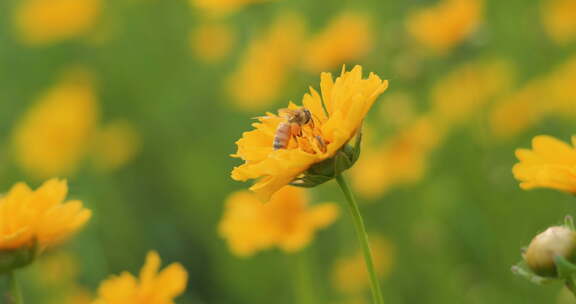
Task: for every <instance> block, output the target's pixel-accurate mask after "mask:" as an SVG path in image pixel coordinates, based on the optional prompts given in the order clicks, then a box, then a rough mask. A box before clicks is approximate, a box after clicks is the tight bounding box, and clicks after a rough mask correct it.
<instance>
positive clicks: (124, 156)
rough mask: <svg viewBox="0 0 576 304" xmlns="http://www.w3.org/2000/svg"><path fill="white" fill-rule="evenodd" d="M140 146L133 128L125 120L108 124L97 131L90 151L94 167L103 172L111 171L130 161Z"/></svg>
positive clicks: (137, 135)
mask: <svg viewBox="0 0 576 304" xmlns="http://www.w3.org/2000/svg"><path fill="white" fill-rule="evenodd" d="M139 145H140V136H139V134H138V132H137V131H136V129H135V128H134V126H133V125H132V124H131V123H129V122H128V121H125V120H117V121H113V122H110V123H108V124H106V125H105V126H103V127H102V128H101V129H100V130H98V132H97V134H96V136H95V139H94V148H93V149H92V153H93V157H94V162H95V165H96V167H97V168H98V169H100V170H103V171H112V170H115V169H117V168H120V167H122V166H124V165H125V164H126V163H128V162H129V161H131V160H132V159H133V158H134V156H135V155H136V153H137V152H138V147H139Z"/></svg>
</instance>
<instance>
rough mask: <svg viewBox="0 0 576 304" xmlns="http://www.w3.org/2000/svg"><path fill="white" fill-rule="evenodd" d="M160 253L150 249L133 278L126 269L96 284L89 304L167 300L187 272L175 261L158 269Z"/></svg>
mask: <svg viewBox="0 0 576 304" xmlns="http://www.w3.org/2000/svg"><path fill="white" fill-rule="evenodd" d="M160 262H161V261H160V256H158V253H156V252H155V251H151V252H149V253H148V255H147V256H146V263H145V264H144V266H143V267H142V270H141V271H140V277H139V278H135V277H134V276H133V275H132V274H130V273H128V272H123V273H121V274H120V275H118V276H112V277H111V278H109V279H107V280H105V281H104V282H102V283H101V284H100V287H99V288H98V298H97V299H96V300H95V301H94V302H93V304H144V303H146V304H170V303H174V298H175V297H177V296H179V295H180V294H182V293H183V292H184V291H185V290H186V282H187V280H188V274H187V272H186V270H185V269H184V267H182V265H181V264H179V263H173V264H170V265H168V267H166V268H164V269H163V270H162V271H160V272H159V269H160Z"/></svg>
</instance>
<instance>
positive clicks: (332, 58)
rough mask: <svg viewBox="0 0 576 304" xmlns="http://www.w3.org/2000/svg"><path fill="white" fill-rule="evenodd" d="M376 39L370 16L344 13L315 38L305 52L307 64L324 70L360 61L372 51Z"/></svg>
mask: <svg viewBox="0 0 576 304" xmlns="http://www.w3.org/2000/svg"><path fill="white" fill-rule="evenodd" d="M373 40H374V38H373V33H372V26H371V20H370V18H369V17H368V16H367V15H362V14H357V13H351V12H347V13H344V14H342V15H341V16H338V17H336V18H334V19H333V20H332V21H331V22H330V24H329V25H328V26H327V27H326V29H324V30H323V31H322V32H320V33H319V34H318V35H317V36H316V37H314V38H312V40H311V41H310V43H309V44H308V46H307V48H306V51H305V52H304V53H305V57H304V65H305V66H306V68H307V69H308V70H310V71H312V72H321V71H326V70H332V69H334V68H337V67H339V66H341V65H342V64H344V63H348V62H351V61H357V60H358V59H359V58H361V57H362V56H364V55H366V53H368V51H369V50H370V49H371V47H372V43H373Z"/></svg>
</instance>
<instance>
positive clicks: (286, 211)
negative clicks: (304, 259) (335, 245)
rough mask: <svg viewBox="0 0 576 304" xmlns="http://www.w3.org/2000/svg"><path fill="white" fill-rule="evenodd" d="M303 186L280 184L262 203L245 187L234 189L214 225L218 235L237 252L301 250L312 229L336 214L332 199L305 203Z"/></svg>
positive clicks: (333, 217) (329, 220) (325, 225)
mask: <svg viewBox="0 0 576 304" xmlns="http://www.w3.org/2000/svg"><path fill="white" fill-rule="evenodd" d="M308 200H309V199H308V195H307V193H306V192H305V190H303V189H301V188H296V187H290V186H287V187H284V188H282V189H281V190H280V191H278V192H276V193H275V194H274V195H273V196H272V199H270V201H269V202H267V203H266V204H263V203H262V201H260V200H259V199H258V197H256V196H255V195H254V194H253V193H251V192H249V191H238V192H235V193H233V194H231V195H230V196H229V197H228V198H227V199H226V210H225V212H224V216H223V217H222V220H221V221H220V224H219V226H218V231H219V234H220V236H222V237H223V238H225V239H226V240H227V242H228V245H229V247H230V250H231V251H232V253H234V254H235V255H237V256H240V257H247V256H251V255H253V254H255V253H256V252H258V251H261V250H265V249H270V248H273V247H278V248H280V249H282V250H284V251H286V252H294V251H298V250H301V249H302V248H304V247H305V246H306V245H308V244H309V243H310V241H311V240H312V238H313V237H314V233H315V232H316V230H318V229H321V228H324V227H327V226H329V225H330V224H332V223H333V222H334V221H335V220H336V218H337V217H338V212H339V209H338V206H337V205H336V204H335V203H322V204H317V205H316V204H315V205H314V206H308Z"/></svg>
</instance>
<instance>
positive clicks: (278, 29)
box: [228, 14, 305, 110]
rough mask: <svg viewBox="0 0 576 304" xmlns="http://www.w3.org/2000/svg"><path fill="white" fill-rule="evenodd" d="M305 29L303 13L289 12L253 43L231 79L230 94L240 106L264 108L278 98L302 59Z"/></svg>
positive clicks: (252, 108)
mask: <svg viewBox="0 0 576 304" xmlns="http://www.w3.org/2000/svg"><path fill="white" fill-rule="evenodd" d="M304 31H305V29H304V23H303V20H302V18H301V16H299V15H295V14H286V15H282V16H280V17H279V18H278V20H276V21H275V22H274V24H272V25H271V27H270V29H269V31H268V32H267V33H265V35H264V36H262V37H259V38H257V39H255V40H254V41H252V42H251V43H250V45H249V47H248V49H247V51H246V52H245V53H244V55H243V56H242V58H241V62H242V63H241V64H240V66H238V67H237V68H236V70H235V71H234V72H233V73H232V75H231V76H230V78H229V79H228V89H229V93H230V95H231V98H232V99H233V101H234V102H235V104H236V105H237V106H238V107H239V108H241V109H244V110H255V109H261V108H262V107H264V106H267V105H269V104H270V103H272V102H274V101H275V100H276V99H277V98H278V96H279V94H280V93H281V91H282V89H283V88H284V85H285V83H286V80H287V77H288V76H289V73H290V71H291V70H292V69H293V66H294V65H295V64H296V62H297V61H298V59H299V58H300V52H301V47H300V46H301V45H302V43H303V35H304Z"/></svg>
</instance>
